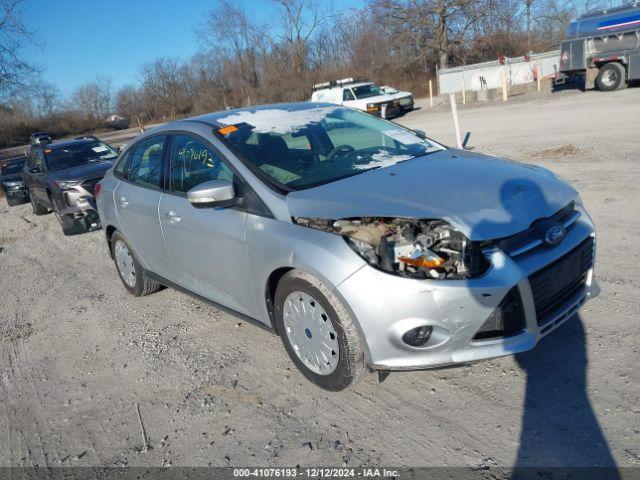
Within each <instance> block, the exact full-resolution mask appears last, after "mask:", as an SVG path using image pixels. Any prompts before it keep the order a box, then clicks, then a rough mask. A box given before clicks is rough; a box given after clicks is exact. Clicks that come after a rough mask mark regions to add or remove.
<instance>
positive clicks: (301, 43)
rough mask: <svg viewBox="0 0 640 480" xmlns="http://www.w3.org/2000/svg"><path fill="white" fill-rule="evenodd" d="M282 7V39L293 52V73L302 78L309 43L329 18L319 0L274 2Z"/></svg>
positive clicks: (276, 0)
mask: <svg viewBox="0 0 640 480" xmlns="http://www.w3.org/2000/svg"><path fill="white" fill-rule="evenodd" d="M274 1H275V3H276V4H277V5H279V6H280V9H281V12H282V13H281V16H282V35H281V36H282V38H283V39H284V41H285V42H286V43H287V45H288V46H289V49H290V52H291V65H292V70H293V72H294V73H295V74H296V75H297V76H298V77H300V76H301V75H302V71H303V70H304V69H305V68H306V67H307V54H308V49H309V41H310V39H311V36H312V35H313V33H314V32H315V31H316V29H317V28H318V27H319V26H321V25H322V24H323V23H324V22H326V20H327V19H328V18H329V14H328V13H326V12H325V11H324V10H323V9H322V8H321V7H320V5H321V3H319V2H318V1H317V0H274Z"/></svg>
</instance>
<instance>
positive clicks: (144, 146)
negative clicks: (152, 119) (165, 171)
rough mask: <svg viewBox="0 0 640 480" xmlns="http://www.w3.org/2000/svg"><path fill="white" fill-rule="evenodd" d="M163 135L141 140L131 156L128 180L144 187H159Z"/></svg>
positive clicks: (164, 138)
mask: <svg viewBox="0 0 640 480" xmlns="http://www.w3.org/2000/svg"><path fill="white" fill-rule="evenodd" d="M165 140H166V137H165V136H159V137H152V138H150V139H148V140H143V141H142V142H140V143H139V144H138V145H136V147H135V151H134V152H133V156H132V157H131V168H130V171H129V180H130V181H132V182H134V183H137V184H138V185H142V186H145V187H151V188H159V187H160V179H161V178H162V149H163V148H164V142H165Z"/></svg>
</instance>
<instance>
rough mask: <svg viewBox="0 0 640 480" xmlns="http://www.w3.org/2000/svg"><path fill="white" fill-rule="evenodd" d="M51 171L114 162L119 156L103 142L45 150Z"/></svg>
mask: <svg viewBox="0 0 640 480" xmlns="http://www.w3.org/2000/svg"><path fill="white" fill-rule="evenodd" d="M44 153H46V155H47V166H48V167H49V170H64V169H66V168H73V167H79V166H80V165H85V164H87V163H97V162H105V161H112V160H114V159H115V158H117V157H118V154H117V153H116V152H115V151H114V150H113V149H112V148H111V147H109V146H108V145H105V144H104V143H102V142H98V141H94V142H83V143H78V144H71V145H67V146H65V147H59V148H53V149H49V148H47V149H45V151H44Z"/></svg>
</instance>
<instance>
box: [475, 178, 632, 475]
mask: <svg viewBox="0 0 640 480" xmlns="http://www.w3.org/2000/svg"><path fill="white" fill-rule="evenodd" d="M500 202H501V204H502V206H503V209H502V212H510V213H509V218H507V217H502V218H500V219H496V220H485V221H483V222H480V223H479V224H478V225H477V226H476V228H475V231H476V232H477V233H479V236H482V235H483V234H486V232H491V231H495V228H496V226H498V227H503V228H506V227H509V226H510V225H512V224H513V223H514V222H516V221H517V220H518V217H519V216H520V218H523V217H524V218H530V217H531V214H532V211H533V212H535V211H551V212H552V211H553V209H552V208H550V207H549V202H548V201H547V199H546V197H545V194H544V192H543V191H542V190H541V189H540V187H539V186H538V185H537V184H536V183H535V182H533V181H531V180H530V179H526V178H516V179H512V180H509V181H507V182H505V183H504V184H503V185H502V186H501V188H500ZM472 233H473V232H472ZM515 359H516V361H517V363H518V365H519V367H520V368H521V369H522V370H523V372H524V373H525V374H526V387H525V399H524V405H523V413H522V427H521V432H520V442H519V446H518V453H517V457H516V461H515V464H514V473H513V477H512V478H513V479H520V478H531V476H532V475H533V476H535V478H585V475H587V474H590V473H589V472H588V471H586V470H582V469H583V468H584V467H609V468H607V469H606V471H603V470H600V469H599V470H597V471H595V470H592V471H590V472H591V473H594V474H596V476H595V477H593V478H594V479H595V478H598V479H599V480H600V479H604V478H606V479H607V480H615V479H619V478H620V476H619V472H618V470H617V468H616V462H615V460H614V458H613V455H612V454H611V451H610V449H609V445H608V442H607V440H606V437H605V435H604V432H603V431H602V428H601V427H600V424H599V423H598V419H597V418H596V415H595V413H594V411H593V407H592V404H591V401H590V399H589V391H588V388H589V385H588V382H587V373H588V364H589V357H588V355H587V347H586V336H585V328H584V325H583V322H582V319H581V318H580V316H579V315H578V314H576V315H574V316H573V317H571V318H570V319H568V320H566V321H565V323H564V324H563V325H561V326H560V327H558V328H557V329H556V330H555V331H554V332H552V333H550V334H549V335H548V336H546V337H545V338H543V339H542V340H540V341H539V342H538V345H537V346H536V347H535V348H534V349H533V350H530V351H527V352H523V353H516V354H515ZM576 467H578V468H580V469H581V470H580V472H577V471H574V469H576ZM560 469H562V471H563V472H564V474H565V476H562V475H561V474H559V472H560ZM572 471H573V473H571V472H572ZM523 475H524V476H523ZM605 475H606V477H605ZM586 478H591V477H590V476H587V477H586Z"/></svg>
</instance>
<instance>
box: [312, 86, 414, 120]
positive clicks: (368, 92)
mask: <svg viewBox="0 0 640 480" xmlns="http://www.w3.org/2000/svg"><path fill="white" fill-rule="evenodd" d="M311 101H312V102H328V103H334V104H336V105H344V106H346V107H353V108H357V109H358V110H362V111H363V112H367V113H370V114H372V115H376V116H378V117H382V118H393V117H396V116H398V115H399V114H400V113H402V108H401V107H400V102H399V101H398V99H397V98H396V97H395V96H394V95H390V94H387V93H384V92H383V91H382V90H381V89H380V87H379V86H378V85H376V84H375V83H371V82H355V81H354V80H353V78H343V79H341V80H336V81H331V82H324V83H319V84H317V85H314V86H313V93H312V94H311ZM411 104H412V105H413V97H412V102H411Z"/></svg>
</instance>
